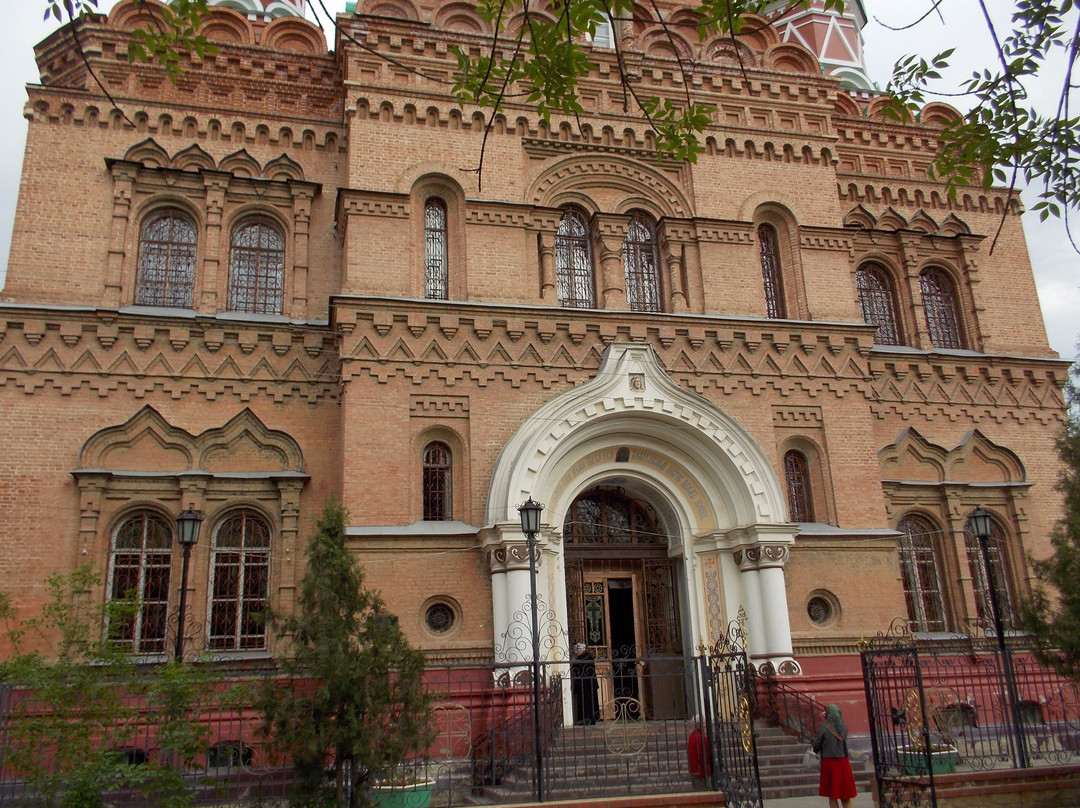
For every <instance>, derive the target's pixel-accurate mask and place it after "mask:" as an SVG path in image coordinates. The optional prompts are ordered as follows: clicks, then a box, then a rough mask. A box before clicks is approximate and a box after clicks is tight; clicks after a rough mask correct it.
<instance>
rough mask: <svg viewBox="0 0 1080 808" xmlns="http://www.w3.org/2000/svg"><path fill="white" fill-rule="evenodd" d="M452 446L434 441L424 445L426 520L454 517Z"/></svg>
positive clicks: (432, 520)
mask: <svg viewBox="0 0 1080 808" xmlns="http://www.w3.org/2000/svg"><path fill="white" fill-rule="evenodd" d="M451 460H452V457H451V454H450V447H449V446H447V445H446V444H445V443H442V442H441V441H433V442H432V443H429V444H428V445H427V446H425V447H424V520H425V521H429V522H440V521H446V520H448V519H452V518H453V502H452V500H451V488H450V483H451Z"/></svg>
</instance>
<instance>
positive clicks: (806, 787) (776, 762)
mask: <svg viewBox="0 0 1080 808" xmlns="http://www.w3.org/2000/svg"><path fill="white" fill-rule="evenodd" d="M754 729H755V730H756V732H757V752H758V771H759V773H760V775H761V794H762V796H763V797H764V798H765V799H766V800H777V799H784V798H786V797H816V796H817V793H818V773H817V771H811V770H809V769H804V768H803V766H802V758H803V753H804V752H805V751H806V748H807V746H809V744H807V743H805V742H803V741H800V740H799V739H798V738H796V737H794V736H793V735H788V734H787V733H785V732H783V731H782V730H781V729H780V728H779V727H776V726H772V725H767V724H764V723H762V722H760V721H759V722H756V723H755V725H754ZM851 770H852V771H853V772H854V773H855V787H856V788H857V789H858V790H859V792H860V793H862V792H869V791H870V789H871V783H872V781H873V779H874V769H873V766H871V765H870V759H869V755H868V754H865V753H860V751H859V750H858V748H856V749H852V758H851Z"/></svg>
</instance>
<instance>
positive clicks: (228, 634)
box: [210, 510, 270, 651]
mask: <svg viewBox="0 0 1080 808" xmlns="http://www.w3.org/2000/svg"><path fill="white" fill-rule="evenodd" d="M211 569H212V580H211V595H210V647H211V648H212V649H213V650H215V651H246V650H258V649H262V648H265V647H266V620H265V618H266V610H267V595H268V592H269V578H270V527H269V525H267V523H266V521H265V520H264V519H263V518H262V516H260V515H259V514H258V513H256V512H255V511H251V510H243V511H239V512H237V513H234V514H232V515H230V516H229V517H228V518H227V519H225V520H224V521H223V522H222V523H221V525H220V526H219V527H218V529H217V532H216V533H215V534H214V547H213V558H212V560H211Z"/></svg>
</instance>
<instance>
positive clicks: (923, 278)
mask: <svg viewBox="0 0 1080 808" xmlns="http://www.w3.org/2000/svg"><path fill="white" fill-rule="evenodd" d="M919 288H920V289H921V291H922V299H923V309H924V310H925V311H926V328H927V331H928V332H929V334H930V342H931V344H932V345H933V346H934V347H935V348H963V347H964V340H963V338H962V336H961V334H960V310H959V307H958V306H957V300H956V286H955V285H954V284H953V282H952V279H951V278H950V277H949V276H948V275H947V274H946V273H945V272H943V271H942V270H940V269H935V268H933V267H931V268H930V269H926V270H923V272H922V274H921V275H919Z"/></svg>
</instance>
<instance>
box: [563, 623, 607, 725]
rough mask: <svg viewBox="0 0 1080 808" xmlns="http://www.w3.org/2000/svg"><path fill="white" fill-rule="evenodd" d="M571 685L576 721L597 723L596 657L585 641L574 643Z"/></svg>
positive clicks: (598, 707)
mask: <svg viewBox="0 0 1080 808" xmlns="http://www.w3.org/2000/svg"><path fill="white" fill-rule="evenodd" d="M570 687H571V691H572V693H573V697H574V698H573V701H574V723H575V724H595V723H596V722H597V721H599V720H600V700H599V699H598V698H597V692H596V691H597V689H598V687H599V685H598V683H597V681H596V657H594V656H593V655H592V654H591V653H589V649H588V647H587V646H586V645H585V643H583V642H578V643H574V660H573V662H571V663H570Z"/></svg>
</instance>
